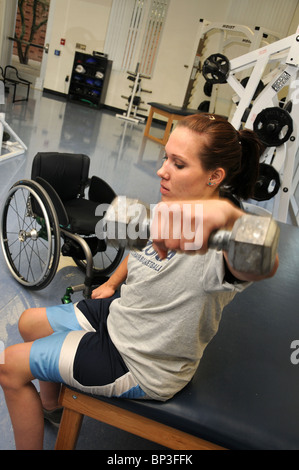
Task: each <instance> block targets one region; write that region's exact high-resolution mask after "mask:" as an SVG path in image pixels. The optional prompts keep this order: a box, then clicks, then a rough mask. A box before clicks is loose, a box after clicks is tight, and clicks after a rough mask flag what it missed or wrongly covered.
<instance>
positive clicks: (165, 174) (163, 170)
mask: <svg viewBox="0 0 299 470" xmlns="http://www.w3.org/2000/svg"><path fill="white" fill-rule="evenodd" d="M157 175H158V176H159V178H164V179H166V178H168V177H169V174H168V171H167V161H164V162H163V163H162V166H161V168H159V170H158V171H157Z"/></svg>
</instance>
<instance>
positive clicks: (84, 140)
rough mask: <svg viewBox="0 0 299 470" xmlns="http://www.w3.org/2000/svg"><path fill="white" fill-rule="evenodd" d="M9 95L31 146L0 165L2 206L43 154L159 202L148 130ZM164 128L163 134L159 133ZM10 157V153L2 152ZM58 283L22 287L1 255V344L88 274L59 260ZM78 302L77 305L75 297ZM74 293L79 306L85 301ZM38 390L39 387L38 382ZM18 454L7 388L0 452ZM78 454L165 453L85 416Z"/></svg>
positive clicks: (59, 102)
mask: <svg viewBox="0 0 299 470" xmlns="http://www.w3.org/2000/svg"><path fill="white" fill-rule="evenodd" d="M11 95H12V94H11V93H10V94H9V95H7V97H6V114H5V119H6V121H7V122H8V123H9V125H10V126H11V128H12V129H13V130H14V132H15V133H16V134H17V135H18V136H19V137H20V138H21V139H22V140H23V142H24V143H25V144H26V145H27V147H28V151H27V152H26V153H24V154H23V155H20V156H17V157H13V158H10V159H7V160H2V161H1V160H0V207H2V205H3V202H4V200H5V199H6V195H7V192H8V190H9V188H10V187H11V186H12V185H13V184H14V183H15V182H16V181H18V180H19V179H21V178H30V173H31V164H32V159H33V157H34V155H35V154H36V153H37V152H39V151H41V152H46V151H60V152H74V153H85V154H87V155H89V157H90V158H91V165H90V175H97V176H100V177H101V178H103V179H104V180H106V181H107V182H108V183H109V184H110V185H111V186H112V187H113V188H114V190H115V192H116V193H117V194H119V195H126V196H130V197H140V196H142V199H143V201H145V202H147V203H156V202H157V201H158V200H159V179H158V177H157V176H156V171H157V169H158V168H159V166H160V163H161V158H162V155H163V149H162V147H161V146H160V145H159V144H156V143H155V142H152V141H149V140H148V139H144V138H143V131H144V124H137V125H136V124H131V123H129V122H128V121H124V120H123V119H119V118H117V117H116V116H115V113H112V112H110V111H107V110H101V111H98V110H95V109H90V108H86V107H83V106H80V105H78V104H74V103H70V102H66V101H65V100H64V99H58V98H55V97H54V96H52V95H43V94H42V93H41V92H39V91H35V90H31V92H30V99H29V101H28V103H26V102H19V103H14V104H13V103H12V102H11ZM160 131H161V129H158V128H157V130H156V132H157V133H159V132H160ZM2 155H3V152H2ZM60 260H61V261H60V265H59V268H58V271H57V274H56V276H55V278H54V280H53V281H52V283H51V284H50V285H49V286H48V287H47V288H45V289H44V290H41V291H30V290H26V289H25V288H23V287H22V286H21V285H20V284H18V283H17V282H16V281H14V279H13V278H12V276H11V275H10V273H9V272H8V269H7V267H6V265H5V261H4V258H3V254H2V251H1V250H0V272H1V278H0V285H1V299H0V346H1V347H2V348H3V346H4V347H7V346H9V345H11V344H15V343H17V342H20V341H21V338H20V336H19V333H18V329H17V323H18V319H19V316H20V314H21V313H22V311H23V310H24V309H25V308H27V307H30V306H31V307H33V306H36V307H38V306H46V305H55V304H57V303H60V298H61V295H63V294H64V290H65V287H67V286H68V285H72V284H79V283H81V282H83V275H82V274H81V273H80V271H79V269H78V268H77V267H75V266H74V264H73V263H72V260H71V259H70V258H64V257H61V258H60ZM76 296H79V297H78V299H76V298H75V297H76ZM79 298H80V294H75V295H74V297H73V300H79ZM36 385H37V387H38V384H36ZM55 439H56V429H55V428H53V427H52V426H51V425H46V427H45V439H44V447H45V449H53V447H54V444H55ZM9 449H14V439H13V432H12V428H11V424H10V419H9V415H8V412H7V409H6V405H5V401H4V396H3V392H2V389H0V450H9ZM77 449H113V450H121V449H129V450H132V449H148V450H152V449H155V450H158V449H161V447H159V446H158V445H156V444H153V443H150V442H148V441H145V440H143V439H139V438H136V437H134V436H132V435H130V434H128V433H125V432H121V431H117V430H114V429H113V428H111V427H109V426H107V425H103V424H101V423H98V422H96V421H93V420H91V419H89V418H85V419H84V421H83V425H82V430H81V434H80V438H79V441H78V445H77Z"/></svg>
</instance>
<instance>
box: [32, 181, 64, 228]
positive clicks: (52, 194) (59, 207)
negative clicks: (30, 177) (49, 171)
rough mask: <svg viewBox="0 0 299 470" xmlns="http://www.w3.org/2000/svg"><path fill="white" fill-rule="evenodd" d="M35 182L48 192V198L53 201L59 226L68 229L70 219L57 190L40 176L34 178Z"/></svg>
mask: <svg viewBox="0 0 299 470" xmlns="http://www.w3.org/2000/svg"><path fill="white" fill-rule="evenodd" d="M34 180H35V181H36V182H37V183H39V184H40V185H41V186H42V187H43V188H44V190H45V191H47V193H48V196H49V198H50V199H51V201H52V203H53V205H54V207H55V210H56V214H57V217H58V221H59V225H61V226H63V227H67V226H68V225H69V218H68V215H67V212H66V210H65V207H64V205H63V203H62V201H61V199H60V197H59V196H58V194H57V192H56V191H55V189H54V188H53V186H51V184H50V183H48V182H47V181H46V180H44V179H43V178H41V177H40V176H36V177H35V178H34Z"/></svg>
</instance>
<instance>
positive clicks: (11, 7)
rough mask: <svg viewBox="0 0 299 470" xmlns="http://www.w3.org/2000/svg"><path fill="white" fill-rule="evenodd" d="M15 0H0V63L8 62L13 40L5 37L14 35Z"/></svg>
mask: <svg viewBox="0 0 299 470" xmlns="http://www.w3.org/2000/svg"><path fill="white" fill-rule="evenodd" d="M16 8H17V0H0V65H1V67H3V68H4V67H5V65H9V64H10V60H11V55H12V49H13V42H12V41H10V40H9V39H7V37H8V36H13V35H14V29H15V19H16Z"/></svg>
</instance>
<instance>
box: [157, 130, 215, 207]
mask: <svg viewBox="0 0 299 470" xmlns="http://www.w3.org/2000/svg"><path fill="white" fill-rule="evenodd" d="M204 139H205V136H204V135H199V134H196V133H195V132H193V131H191V130H190V129H188V128H185V127H177V128H176V129H175V130H174V131H173V132H172V134H171V135H170V137H169V140H168V142H167V144H166V147H165V160H164V163H163V165H162V167H161V168H160V169H159V170H158V172H157V175H158V176H159V177H160V178H161V187H160V192H161V195H162V201H165V202H166V201H178V200H192V199H207V198H212V197H215V194H214V193H215V188H212V187H211V186H209V185H208V183H209V178H210V176H211V171H206V170H204V169H203V167H202V165H201V161H200V158H199V157H198V156H199V155H200V153H201V147H202V145H203V142H204ZM213 194H214V196H213Z"/></svg>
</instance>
